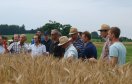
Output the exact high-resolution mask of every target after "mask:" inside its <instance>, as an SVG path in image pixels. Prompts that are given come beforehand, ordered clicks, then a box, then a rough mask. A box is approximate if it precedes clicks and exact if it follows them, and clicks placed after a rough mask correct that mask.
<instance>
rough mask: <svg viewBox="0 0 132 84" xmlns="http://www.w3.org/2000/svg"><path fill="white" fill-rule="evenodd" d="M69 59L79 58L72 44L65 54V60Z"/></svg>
mask: <svg viewBox="0 0 132 84" xmlns="http://www.w3.org/2000/svg"><path fill="white" fill-rule="evenodd" d="M68 57H73V58H76V59H77V58H78V52H77V49H76V48H75V47H74V46H73V44H70V45H69V46H68V47H67V48H66V49H65V54H64V58H68Z"/></svg>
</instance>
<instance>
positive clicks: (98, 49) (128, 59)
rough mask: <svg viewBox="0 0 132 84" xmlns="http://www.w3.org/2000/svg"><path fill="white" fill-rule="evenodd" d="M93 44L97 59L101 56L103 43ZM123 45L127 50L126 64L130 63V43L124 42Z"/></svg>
mask: <svg viewBox="0 0 132 84" xmlns="http://www.w3.org/2000/svg"><path fill="white" fill-rule="evenodd" d="M95 44H96V48H97V51H98V58H99V57H100V55H101V52H102V48H103V43H101V42H96V43H95ZM124 45H125V46H126V49H127V55H126V62H131V63H132V43H131V42H125V43H124Z"/></svg>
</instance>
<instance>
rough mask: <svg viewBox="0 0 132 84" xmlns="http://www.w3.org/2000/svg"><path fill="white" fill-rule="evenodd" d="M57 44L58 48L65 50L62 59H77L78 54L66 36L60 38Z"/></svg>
mask: <svg viewBox="0 0 132 84" xmlns="http://www.w3.org/2000/svg"><path fill="white" fill-rule="evenodd" d="M59 42H60V43H59V44H58V46H61V47H62V48H64V49H65V53H64V58H71V57H72V58H76V59H77V58H78V52H77V50H76V48H75V47H74V46H73V44H72V43H71V42H70V41H69V39H68V37H67V36H62V37H60V38H59Z"/></svg>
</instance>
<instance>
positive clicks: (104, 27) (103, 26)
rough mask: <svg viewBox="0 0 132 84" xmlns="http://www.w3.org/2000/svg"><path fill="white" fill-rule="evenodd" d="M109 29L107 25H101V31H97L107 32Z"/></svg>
mask: <svg viewBox="0 0 132 84" xmlns="http://www.w3.org/2000/svg"><path fill="white" fill-rule="evenodd" d="M109 29H110V26H109V25H107V24H102V25H101V29H100V30H98V31H102V30H109Z"/></svg>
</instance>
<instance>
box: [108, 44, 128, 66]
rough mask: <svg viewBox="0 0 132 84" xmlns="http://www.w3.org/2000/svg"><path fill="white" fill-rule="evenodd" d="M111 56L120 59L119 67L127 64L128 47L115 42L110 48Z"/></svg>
mask: <svg viewBox="0 0 132 84" xmlns="http://www.w3.org/2000/svg"><path fill="white" fill-rule="evenodd" d="M109 56H110V58H111V57H117V58H118V62H117V64H118V65H122V64H125V62H126V47H125V46H124V45H123V44H122V43H121V42H115V43H114V44H112V45H111V46H110V51H109Z"/></svg>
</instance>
